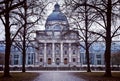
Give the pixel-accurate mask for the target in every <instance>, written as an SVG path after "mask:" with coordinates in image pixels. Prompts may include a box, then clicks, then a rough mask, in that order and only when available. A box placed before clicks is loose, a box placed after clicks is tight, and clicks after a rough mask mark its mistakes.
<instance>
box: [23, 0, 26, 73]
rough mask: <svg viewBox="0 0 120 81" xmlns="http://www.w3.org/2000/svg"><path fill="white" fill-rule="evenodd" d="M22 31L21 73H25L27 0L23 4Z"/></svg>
mask: <svg viewBox="0 0 120 81" xmlns="http://www.w3.org/2000/svg"><path fill="white" fill-rule="evenodd" d="M24 22H25V24H24V30H23V59H22V72H25V71H26V69H25V65H26V28H27V0H25V3H24Z"/></svg>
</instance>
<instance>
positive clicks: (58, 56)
mask: <svg viewBox="0 0 120 81" xmlns="http://www.w3.org/2000/svg"><path fill="white" fill-rule="evenodd" d="M59 7H60V6H59V5H58V4H55V6H54V10H53V12H52V13H51V14H50V15H49V16H48V18H47V20H46V24H45V30H43V31H36V45H37V46H36V47H37V49H36V58H37V59H36V63H37V64H38V65H41V66H44V67H54V66H79V65H80V55H79V42H78V41H79V38H78V32H77V31H75V30H70V29H69V23H68V20H67V18H66V16H65V15H64V14H63V13H62V12H61V11H60V8H59Z"/></svg>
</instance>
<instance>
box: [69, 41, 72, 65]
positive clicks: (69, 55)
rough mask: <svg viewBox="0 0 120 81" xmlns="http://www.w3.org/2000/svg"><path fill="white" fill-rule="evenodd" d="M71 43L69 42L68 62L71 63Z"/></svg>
mask: <svg viewBox="0 0 120 81" xmlns="http://www.w3.org/2000/svg"><path fill="white" fill-rule="evenodd" d="M71 59H72V57H71V43H69V63H71Z"/></svg>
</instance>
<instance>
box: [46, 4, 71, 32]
mask: <svg viewBox="0 0 120 81" xmlns="http://www.w3.org/2000/svg"><path fill="white" fill-rule="evenodd" d="M54 25H55V26H56V25H63V26H64V27H67V28H64V27H62V26H60V27H62V28H59V29H61V30H62V29H68V26H69V25H68V20H67V17H66V16H65V15H64V14H63V13H62V12H61V11H60V5H59V4H58V3H56V4H55V6H54V10H53V12H52V13H51V14H50V15H49V16H48V18H47V20H46V24H45V28H46V30H49V29H54V27H52V26H54ZM51 27H52V28H51Z"/></svg>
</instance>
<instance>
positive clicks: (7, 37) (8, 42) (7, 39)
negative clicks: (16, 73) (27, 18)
mask: <svg viewBox="0 0 120 81" xmlns="http://www.w3.org/2000/svg"><path fill="white" fill-rule="evenodd" d="M5 6H6V9H8V3H6V5H5ZM5 45H6V47H5V68H4V77H10V72H9V71H10V68H9V62H10V61H9V59H10V50H11V39H10V26H9V11H6V13H5Z"/></svg>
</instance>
